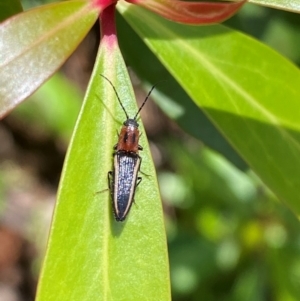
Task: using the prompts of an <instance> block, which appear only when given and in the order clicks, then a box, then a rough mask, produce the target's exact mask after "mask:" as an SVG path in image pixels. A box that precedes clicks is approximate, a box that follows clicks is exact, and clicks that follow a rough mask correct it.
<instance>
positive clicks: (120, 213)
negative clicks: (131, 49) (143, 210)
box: [100, 74, 155, 221]
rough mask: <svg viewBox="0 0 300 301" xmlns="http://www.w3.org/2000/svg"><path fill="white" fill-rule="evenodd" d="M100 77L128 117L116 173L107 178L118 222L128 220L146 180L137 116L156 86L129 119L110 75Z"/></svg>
mask: <svg viewBox="0 0 300 301" xmlns="http://www.w3.org/2000/svg"><path fill="white" fill-rule="evenodd" d="M100 75H101V76H102V77H103V78H104V79H106V80H107V81H108V82H109V84H110V85H111V86H112V88H113V90H114V92H115V94H116V96H117V99H118V101H119V103H120V105H121V108H122V110H123V111H124V113H125V115H126V120H125V121H124V123H123V126H122V128H121V131H120V133H119V134H118V136H119V139H118V143H117V144H116V145H115V146H114V148H113V149H114V153H113V158H114V160H113V161H114V163H113V170H112V171H109V172H108V176H107V177H108V187H109V190H110V193H111V198H112V204H113V212H114V216H115V219H116V221H124V220H125V218H126V216H127V215H128V213H129V211H130V208H131V205H132V203H133V202H134V195H135V190H136V187H137V186H138V185H139V184H140V182H141V181H142V178H141V177H139V176H138V173H139V171H140V166H141V162H142V158H141V157H140V155H139V151H140V150H142V149H143V148H142V146H140V145H139V138H140V132H139V124H138V123H137V117H138V115H139V113H140V112H141V110H142V108H143V107H144V105H145V104H146V102H147V100H148V99H149V96H150V94H151V92H152V91H153V89H154V88H155V85H154V86H153V87H152V88H151V89H150V91H149V93H148V95H147V96H146V98H145V100H144V101H143V103H142V105H141V106H140V107H139V109H138V111H137V113H136V114H135V116H134V117H133V118H129V116H128V114H127V112H126V110H125V108H124V106H123V104H122V102H121V100H120V98H119V95H118V93H117V90H116V88H115V87H114V85H113V84H112V82H111V81H110V80H109V79H108V78H107V77H106V76H104V75H102V74H100Z"/></svg>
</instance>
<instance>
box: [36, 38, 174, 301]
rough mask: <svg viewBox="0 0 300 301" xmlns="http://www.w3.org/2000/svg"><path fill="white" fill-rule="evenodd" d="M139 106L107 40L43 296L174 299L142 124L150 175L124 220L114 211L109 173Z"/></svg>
mask: <svg viewBox="0 0 300 301" xmlns="http://www.w3.org/2000/svg"><path fill="white" fill-rule="evenodd" d="M100 74H103V75H105V76H106V77H108V78H109V79H110V80H111V81H112V82H113V83H114V85H115V87H116V89H117V91H118V94H119V96H120V98H121V100H122V102H123V104H124V106H125V108H126V110H127V112H128V114H129V116H134V114H135V113H136V112H137V107H136V104H135V99H134V94H133V91H132V88H131V85H130V81H129V77H128V74H127V71H126V67H125V64H124V62H123V58H122V56H121V54H120V52H119V49H118V47H117V45H114V46H112V45H111V44H109V43H107V44H104V43H103V42H102V45H101V46H100V52H99V55H98V58H97V61H96V66H95V69H94V72H93V75H92V79H91V82H90V85H89V88H88V91H87V95H86V98H85V101H84V104H83V108H82V110H81V113H80V116H79V120H78V122H77V126H76V129H75V132H74V134H73V138H72V141H71V144H70V147H69V151H68V154H67V158H66V161H65V165H64V170H63V173H62V178H61V182H60V187H59V193H58V200H57V204H56V208H55V213H54V217H53V222H52V227H51V233H50V237H49V244H48V249H47V254H46V258H45V262H44V266H43V271H42V274H41V278H40V283H39V289H38V297H37V300H39V301H46V300H47V301H49V300H53V301H54V300H55V301H56V300H72V301H76V300H78V301H82V300H93V301H98V300H124V301H125V300H126V301H128V300H139V301H143V300H170V287H169V271H168V256H167V246H166V235H165V229H164V222H163V214H162V205H161V201H160V197H159V191H158V187H157V181H156V177H155V169H154V166H153V163H152V160H151V155H150V151H149V146H148V143H147V140H146V135H145V134H144V130H143V127H141V132H142V133H143V134H142V136H141V141H140V144H141V145H142V146H143V147H144V150H143V151H142V152H141V154H140V155H141V157H142V165H141V170H142V171H143V172H144V173H145V174H147V175H148V176H146V175H144V176H143V180H142V182H141V184H140V185H139V186H138V188H137V191H136V195H135V204H133V206H132V208H131V211H130V213H129V215H128V216H127V219H126V221H125V222H116V221H115V220H114V217H113V213H112V207H111V199H110V193H109V191H108V189H107V187H108V184H107V172H108V171H109V170H111V169H112V153H113V146H114V144H115V143H116V142H117V139H118V136H117V131H119V129H120V126H121V124H122V122H123V121H124V119H125V114H124V112H123V111H122V109H121V107H120V105H119V103H118V102H117V98H116V95H115V93H114V91H113V89H112V87H111V86H110V85H109V83H108V82H107V81H106V80H104V79H103V78H102V77H101V76H100Z"/></svg>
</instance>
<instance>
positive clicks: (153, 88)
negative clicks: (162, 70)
mask: <svg viewBox="0 0 300 301" xmlns="http://www.w3.org/2000/svg"><path fill="white" fill-rule="evenodd" d="M156 85H157V84H155V85H154V86H152V88H151V89H150V91H149V93H148V95H147V96H146V98H145V100H144V102H143V103H142V105H141V106H140V108H139V110H138V111H137V113H136V114H135V116H134V118H133V119H134V120H136V118H137V116H138V114H139V113H140V112H141V110H142V108H143V106H144V105H145V104H146V102H147V100H148V98H149V97H150V94H151V93H152V91H153V90H154V88H155V87H156Z"/></svg>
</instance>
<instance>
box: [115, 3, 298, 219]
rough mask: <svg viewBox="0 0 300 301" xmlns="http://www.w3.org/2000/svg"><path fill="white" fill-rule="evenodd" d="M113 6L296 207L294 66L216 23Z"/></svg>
mask: <svg viewBox="0 0 300 301" xmlns="http://www.w3.org/2000/svg"><path fill="white" fill-rule="evenodd" d="M118 8H119V10H120V11H121V12H122V14H123V16H124V17H125V19H126V20H127V21H128V22H129V24H130V25H131V26H132V27H133V28H134V30H135V31H136V32H137V33H138V34H139V35H140V36H141V37H142V39H143V40H144V41H145V42H146V44H147V45H148V46H149V47H150V49H151V50H152V51H153V52H154V53H156V55H157V56H158V58H159V59H160V61H161V62H162V63H163V64H164V65H165V66H166V68H167V69H168V70H169V72H170V73H171V74H172V75H173V76H174V78H176V79H177V81H178V82H179V83H180V84H181V85H182V87H183V88H184V89H185V90H186V92H187V93H188V94H189V95H190V97H191V98H192V99H193V100H194V101H195V103H196V104H197V105H198V106H201V108H202V109H203V110H204V111H205V112H206V114H207V115H208V116H209V118H210V119H211V120H212V121H213V122H214V123H215V125H216V126H217V127H218V128H219V130H220V131H221V132H222V133H223V135H224V136H225V137H226V138H227V139H228V140H229V141H230V143H231V144H232V145H233V146H234V147H235V149H236V150H237V151H238V152H239V153H240V155H241V156H242V157H243V158H244V159H245V161H246V162H247V163H248V164H249V166H251V167H252V168H253V170H254V171H255V172H256V173H257V174H258V175H259V176H260V177H261V179H262V180H263V181H264V182H265V183H266V184H267V185H268V186H269V187H270V188H271V189H272V190H273V191H274V192H275V193H276V194H277V196H278V197H279V198H280V199H281V200H283V201H284V202H286V203H288V204H289V206H290V207H291V208H293V210H294V211H295V212H296V213H300V194H299V187H300V159H299V158H300V133H299V132H300V124H299V99H300V90H299V88H298V87H299V86H300V73H299V70H298V69H297V68H296V67H295V66H294V65H292V64H291V63H290V62H289V61H287V60H286V59H285V58H284V57H282V56H280V55H279V54H278V53H276V52H275V51H273V50H272V49H270V48H268V47H266V46H265V45H263V44H261V43H259V42H257V41H255V40H253V39H251V38H249V37H247V36H245V35H243V34H241V33H238V32H235V31H233V30H230V29H229V28H226V27H224V26H222V25H216V26H210V27H192V26H186V25H179V24H175V23H171V22H168V21H166V20H164V19H162V18H159V17H157V16H155V15H154V14H152V13H149V12H147V11H146V10H142V9H139V8H138V7H133V6H130V5H127V4H125V3H122V4H121V3H120V5H119V6H118ZM194 126H195V127H197V126H198V125H197V124H195V125H194Z"/></svg>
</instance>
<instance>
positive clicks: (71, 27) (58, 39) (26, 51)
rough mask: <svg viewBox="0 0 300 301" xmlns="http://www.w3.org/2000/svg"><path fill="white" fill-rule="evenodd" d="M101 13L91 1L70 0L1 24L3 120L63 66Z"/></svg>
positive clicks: (0, 110)
mask: <svg viewBox="0 0 300 301" xmlns="http://www.w3.org/2000/svg"><path fill="white" fill-rule="evenodd" d="M98 14H99V10H98V9H97V8H95V7H94V6H92V5H91V3H90V2H87V1H84V0H81V1H66V2H62V3H55V4H50V5H44V6H40V7H38V8H35V9H32V10H29V11H26V12H24V13H21V14H18V15H15V16H13V17H12V18H9V19H7V20H6V21H5V22H3V23H2V24H1V25H0V117H3V116H4V115H6V114H7V113H8V112H9V111H10V110H12V109H13V108H14V107H15V106H17V105H18V104H19V103H20V102H21V101H22V100H24V99H25V98H27V97H28V96H29V95H31V94H32V93H33V92H34V91H35V90H36V89H37V88H38V87H39V86H40V85H41V84H42V83H43V82H44V81H46V80H47V79H48V78H49V77H50V76H51V75H52V74H53V73H54V72H55V71H56V70H57V69H58V68H59V67H60V66H61V65H62V63H63V62H64V61H65V60H66V59H67V58H68V57H69V56H70V54H71V53H72V52H73V51H74V50H75V48H76V47H77V46H78V44H79V43H80V42H81V40H82V39H83V38H84V36H85V35H86V34H87V32H88V30H89V29H90V28H91V27H92V25H93V24H94V22H95V21H96V19H97V17H98Z"/></svg>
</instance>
